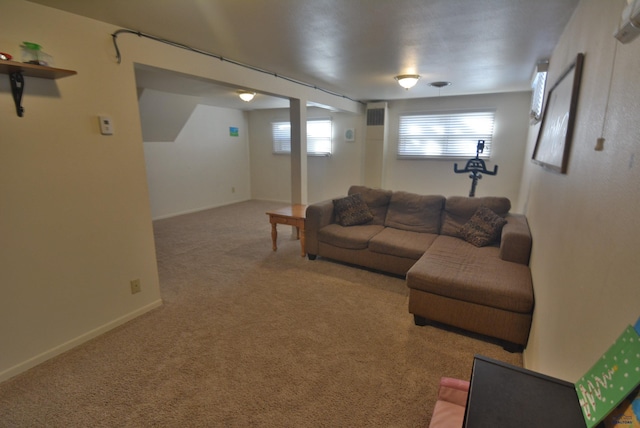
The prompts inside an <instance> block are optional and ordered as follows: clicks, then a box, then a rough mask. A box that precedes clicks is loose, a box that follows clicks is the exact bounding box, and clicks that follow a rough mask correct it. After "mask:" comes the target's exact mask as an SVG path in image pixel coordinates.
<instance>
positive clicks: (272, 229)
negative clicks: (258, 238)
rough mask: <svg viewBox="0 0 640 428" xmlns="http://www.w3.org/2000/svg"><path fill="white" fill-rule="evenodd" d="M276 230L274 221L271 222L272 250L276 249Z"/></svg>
mask: <svg viewBox="0 0 640 428" xmlns="http://www.w3.org/2000/svg"><path fill="white" fill-rule="evenodd" d="M277 242H278V230H277V229H276V223H271V243H272V245H271V248H273V251H275V250H277V249H278V245H277Z"/></svg>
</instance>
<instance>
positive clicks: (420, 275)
mask: <svg viewBox="0 0 640 428" xmlns="http://www.w3.org/2000/svg"><path fill="white" fill-rule="evenodd" d="M348 195H349V196H351V199H352V200H351V201H350V202H353V200H355V201H356V203H355V205H356V206H359V205H358V202H363V203H364V205H365V206H366V208H368V211H367V215H368V217H367V216H365V217H363V218H359V217H358V214H357V213H356V217H355V218H356V220H360V223H361V224H357V225H348V226H344V225H342V224H341V223H344V220H345V216H348V215H351V214H353V211H354V210H356V211H357V209H356V208H353V206H350V207H349V208H350V209H351V211H347V212H346V214H345V213H344V212H337V211H336V208H334V201H335V202H336V204H338V203H339V204H340V207H342V202H343V201H342V200H340V199H342V198H340V199H334V200H327V201H323V202H319V203H316V204H312V205H310V206H309V207H308V208H307V212H306V224H305V238H306V251H307V254H308V255H309V259H311V260H313V259H315V258H316V256H321V257H325V258H329V259H334V260H338V261H341V262H345V263H349V264H355V265H359V266H363V267H367V268H371V269H375V270H380V271H384V272H388V273H392V274H396V275H403V276H405V278H406V283H407V286H408V287H409V312H410V313H412V314H414V320H415V323H416V324H417V325H425V324H427V323H428V322H435V323H442V324H446V325H449V326H453V327H456V328H460V329H464V330H467V331H470V332H474V333H479V334H481V335H485V336H489V337H493V338H497V339H499V340H501V341H502V342H503V343H504V344H505V348H507V349H511V350H521V349H522V348H523V347H524V346H526V343H527V340H528V337H529V330H530V327H531V318H532V313H533V306H534V297H533V285H532V281H531V272H530V270H529V266H528V263H529V255H530V251H531V233H530V231H529V226H528V224H527V221H526V218H525V217H524V216H523V215H520V214H511V213H509V210H510V208H511V203H510V202H509V200H508V199H507V198H501V197H483V198H469V197H459V196H454V197H449V198H445V197H444V196H439V195H417V194H413V193H408V192H400V191H395V192H392V191H389V190H381V189H372V188H368V187H365V186H351V188H350V189H349V191H348ZM347 199H349V198H347ZM360 200H361V201H360ZM336 206H337V205H336ZM481 207H484V208H482V209H480V208H481ZM486 208H489V209H490V210H491V211H492V213H490V215H492V216H493V217H495V218H493V220H494V221H496V222H498V223H499V225H498V226H500V227H501V230H500V229H499V228H498V230H499V233H498V234H497V235H496V236H495V242H491V243H489V244H488V245H483V246H477V245H474V244H472V243H470V242H476V241H475V238H476V237H475V235H474V234H475V232H476V229H474V227H475V228H477V221H478V218H480V217H478V215H479V214H480V213H481V211H482V210H485V209H486ZM369 213H370V214H369ZM482 213H486V211H482ZM494 213H495V214H494ZM351 219H352V218H351V217H348V218H347V220H351ZM503 219H504V220H503ZM503 223H504V225H502V224H503ZM480 226H482V227H484V224H483V223H482V222H480ZM482 227H481V228H480V230H479V231H478V232H479V233H480V235H482V233H483V232H486V230H483V229H482ZM470 231H471V232H470ZM470 235H473V236H470ZM476 244H477V242H476ZM483 244H486V242H485V243H483Z"/></svg>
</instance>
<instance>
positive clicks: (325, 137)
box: [271, 118, 333, 156]
mask: <svg viewBox="0 0 640 428" xmlns="http://www.w3.org/2000/svg"><path fill="white" fill-rule="evenodd" d="M323 126H324V127H327V126H328V129H327V128H324V129H323V128H322V127H323ZM271 135H272V138H273V153H274V154H290V153H291V123H290V122H285V121H282V122H272V123H271ZM332 151H333V125H332V121H331V119H327V118H322V119H309V120H307V155H308V156H331V153H332Z"/></svg>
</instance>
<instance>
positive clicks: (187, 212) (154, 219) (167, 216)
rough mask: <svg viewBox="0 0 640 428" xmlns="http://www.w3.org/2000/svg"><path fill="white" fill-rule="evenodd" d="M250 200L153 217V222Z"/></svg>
mask: <svg viewBox="0 0 640 428" xmlns="http://www.w3.org/2000/svg"><path fill="white" fill-rule="evenodd" d="M250 200H251V198H249V199H238V200H233V201H227V202H221V203H219V204H214V205H207V206H206V207H200V208H193V209H189V210H185V211H178V212H174V213H170V214H162V215H159V216H156V217H153V218H152V219H151V220H152V221H156V220H165V219H167V218H172V217H178V216H181V215H185V214H193V213H197V212H200V211H206V210H210V209H213V208H220V207H226V206H227V205H233V204H239V203H240V202H246V201H250Z"/></svg>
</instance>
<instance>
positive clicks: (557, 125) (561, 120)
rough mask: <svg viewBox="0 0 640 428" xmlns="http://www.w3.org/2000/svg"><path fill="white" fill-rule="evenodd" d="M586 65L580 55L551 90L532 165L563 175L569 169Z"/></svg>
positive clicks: (582, 56) (582, 55)
mask: <svg viewBox="0 0 640 428" xmlns="http://www.w3.org/2000/svg"><path fill="white" fill-rule="evenodd" d="M583 63H584V54H582V53H579V54H578V56H577V57H576V60H575V61H574V62H573V63H572V64H571V65H570V66H569V67H568V68H567V69H566V70H565V71H564V73H562V75H561V76H560V78H559V79H558V81H557V82H556V83H555V84H554V85H553V86H552V87H551V89H550V90H549V95H548V97H547V103H546V105H545V108H544V112H543V115H542V124H541V126H540V132H539V133H538V138H537V140H536V146H535V148H534V150H533V156H532V160H533V162H535V163H537V164H538V165H541V166H543V167H545V168H548V169H551V170H553V171H557V172H559V173H561V174H566V173H567V166H568V165H569V152H570V149H571V140H572V139H573V128H574V125H575V120H576V109H577V107H578V95H579V93H580V79H581V77H582V67H583Z"/></svg>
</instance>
